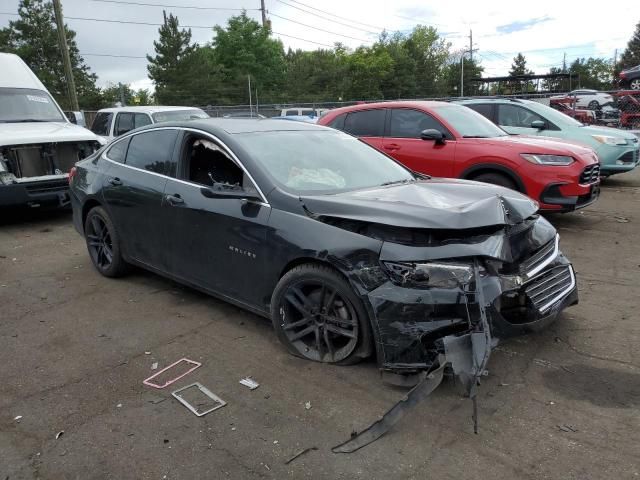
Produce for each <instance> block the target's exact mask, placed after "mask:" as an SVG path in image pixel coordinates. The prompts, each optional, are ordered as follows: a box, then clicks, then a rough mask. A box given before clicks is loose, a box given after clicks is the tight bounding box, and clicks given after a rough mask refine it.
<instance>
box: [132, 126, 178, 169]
mask: <svg viewBox="0 0 640 480" xmlns="http://www.w3.org/2000/svg"><path fill="white" fill-rule="evenodd" d="M177 137H178V131H177V130H174V129H163V130H154V131H151V132H142V133H139V134H137V135H134V136H133V137H132V138H131V143H130V144H129V150H128V151H127V160H126V162H125V163H126V164H127V165H129V166H130V167H136V168H140V169H143V170H148V171H150V172H155V173H160V174H162V175H169V176H173V175H175V171H173V172H172V170H174V168H175V167H174V164H173V162H172V158H173V149H174V146H175V143H176V138H177Z"/></svg>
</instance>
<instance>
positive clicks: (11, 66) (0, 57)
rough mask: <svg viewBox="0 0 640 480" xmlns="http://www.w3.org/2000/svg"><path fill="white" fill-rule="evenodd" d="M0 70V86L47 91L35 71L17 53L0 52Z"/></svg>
mask: <svg viewBox="0 0 640 480" xmlns="http://www.w3.org/2000/svg"><path fill="white" fill-rule="evenodd" d="M0 70H1V71H2V75H0V87H6V88H31V89H34V90H43V91H45V92H46V91H47V89H46V88H45V86H44V85H43V84H42V82H41V81H40V80H39V79H38V77H36V75H35V73H33V72H32V71H31V69H30V68H29V67H28V66H27V64H26V63H24V61H23V60H22V59H21V58H20V57H19V56H18V55H15V54H13V53H2V52H0Z"/></svg>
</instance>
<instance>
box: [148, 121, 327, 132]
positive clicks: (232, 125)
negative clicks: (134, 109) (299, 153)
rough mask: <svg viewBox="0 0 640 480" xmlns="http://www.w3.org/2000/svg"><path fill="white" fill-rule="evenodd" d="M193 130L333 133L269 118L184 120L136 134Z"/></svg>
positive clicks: (312, 126)
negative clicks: (176, 128)
mask: <svg viewBox="0 0 640 480" xmlns="http://www.w3.org/2000/svg"><path fill="white" fill-rule="evenodd" d="M158 127H162V128H171V127H182V128H195V129H199V130H203V131H205V132H209V133H212V134H214V135H216V134H220V133H222V132H224V133H226V134H230V135H234V134H238V133H253V132H280V131H282V132H284V131H299V130H300V131H308V130H315V131H318V130H328V131H334V130H333V129H332V128H328V127H322V126H319V125H315V124H313V123H307V122H283V121H282V120H278V119H275V120H272V119H269V118H202V119H194V120H185V121H180V122H162V123H161V124H153V125H147V126H145V127H142V128H139V129H137V130H136V132H139V131H143V130H152V129H154V128H158Z"/></svg>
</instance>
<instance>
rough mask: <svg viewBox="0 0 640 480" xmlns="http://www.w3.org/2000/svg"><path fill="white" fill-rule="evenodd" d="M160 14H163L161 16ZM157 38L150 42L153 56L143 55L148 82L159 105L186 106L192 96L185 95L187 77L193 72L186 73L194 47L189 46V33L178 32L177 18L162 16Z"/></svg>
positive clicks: (192, 45)
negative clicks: (145, 56)
mask: <svg viewBox="0 0 640 480" xmlns="http://www.w3.org/2000/svg"><path fill="white" fill-rule="evenodd" d="M163 13H164V12H163ZM158 32H159V33H160V38H159V40H158V41H154V42H153V48H154V50H155V52H156V54H155V56H153V57H152V56H150V55H147V60H148V61H149V65H147V71H148V72H149V78H150V79H151V80H153V82H154V83H155V86H156V99H157V100H158V102H159V103H161V104H162V103H164V104H171V103H178V104H180V103H190V98H187V97H190V96H191V94H192V93H193V92H188V91H186V83H187V81H186V80H187V76H193V75H195V74H196V72H194V71H192V70H190V69H187V66H188V65H189V66H195V65H193V62H192V61H191V60H192V56H193V54H194V52H195V51H196V49H197V45H195V44H192V43H191V29H187V30H185V29H184V28H180V23H179V21H178V17H175V16H173V15H172V14H169V17H167V16H166V13H165V14H164V24H163V25H162V26H161V27H160V28H159V29H158Z"/></svg>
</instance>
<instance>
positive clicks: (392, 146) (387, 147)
mask: <svg viewBox="0 0 640 480" xmlns="http://www.w3.org/2000/svg"><path fill="white" fill-rule="evenodd" d="M384 149H385V150H391V151H393V150H400V145H398V144H397V143H388V144H386V145H385V146H384Z"/></svg>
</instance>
